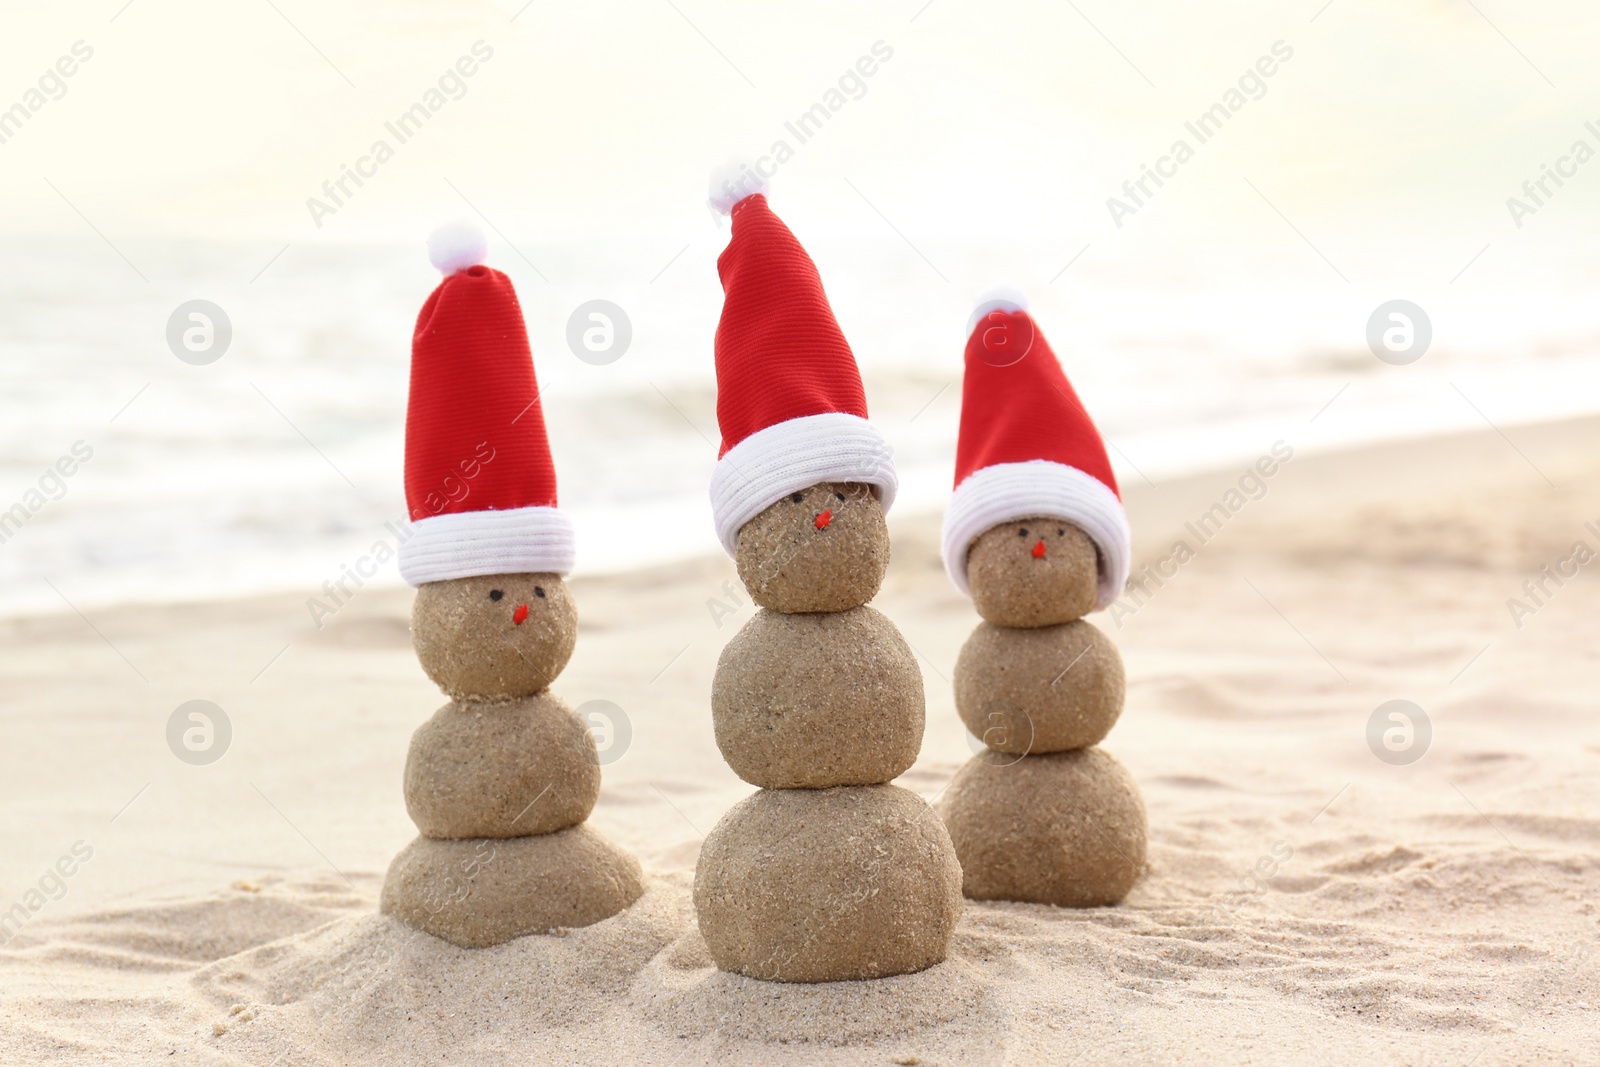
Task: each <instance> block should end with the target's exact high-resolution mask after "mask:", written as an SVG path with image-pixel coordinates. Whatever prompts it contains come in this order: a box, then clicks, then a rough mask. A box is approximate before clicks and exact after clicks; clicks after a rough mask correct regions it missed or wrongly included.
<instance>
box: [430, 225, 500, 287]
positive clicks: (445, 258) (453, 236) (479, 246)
mask: <svg viewBox="0 0 1600 1067" xmlns="http://www.w3.org/2000/svg"><path fill="white" fill-rule="evenodd" d="M488 258H489V239H488V238H487V237H485V236H484V235H483V231H482V230H480V229H478V227H477V226H475V225H473V224H472V223H470V222H467V221H466V220H465V219H461V220H457V221H455V222H447V223H445V224H444V225H443V226H440V227H439V228H438V229H437V230H434V231H433V232H432V233H430V234H429V235H428V262H429V263H432V264H433V265H434V266H435V267H437V268H439V270H440V271H441V272H442V273H444V274H446V275H450V274H454V273H455V272H456V271H458V270H466V269H467V268H468V267H476V266H477V265H478V264H479V263H482V262H483V261H484V260H486V259H488Z"/></svg>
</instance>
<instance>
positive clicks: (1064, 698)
mask: <svg viewBox="0 0 1600 1067" xmlns="http://www.w3.org/2000/svg"><path fill="white" fill-rule="evenodd" d="M954 681H955V692H956V710H957V711H958V712H960V714H961V721H962V722H964V723H966V724H967V729H968V730H971V731H972V733H973V736H975V737H977V738H978V739H979V740H981V741H982V742H983V743H984V744H986V745H988V746H989V747H990V748H993V749H998V750H999V751H1001V752H1010V753H1015V754H1018V755H1024V754H1027V753H1030V752H1034V753H1039V752H1061V751H1064V750H1066V749H1069V748H1084V747H1086V746H1088V745H1093V744H1098V743H1099V742H1100V741H1101V740H1102V739H1104V738H1105V736H1106V734H1108V733H1110V732H1111V727H1112V726H1114V725H1115V724H1116V721H1117V717H1118V716H1119V715H1121V714H1122V701H1123V695H1124V692H1125V688H1126V682H1125V679H1124V676H1123V671H1122V657H1121V656H1120V655H1118V653H1117V646H1116V645H1114V644H1112V643H1111V639H1110V638H1108V637H1107V636H1106V635H1105V634H1104V633H1102V632H1101V631H1100V630H1099V628H1097V627H1095V626H1094V625H1092V624H1090V623H1087V622H1084V621H1083V620H1082V619H1078V620H1075V621H1073V622H1068V623H1062V624H1061V625H1059V626H1041V627H1038V628H1036V629H1031V630H1013V629H1008V628H1006V627H1004V626H996V625H994V624H993V623H988V622H985V623H979V624H978V628H977V629H976V630H974V631H972V636H971V637H969V638H967V643H966V644H964V645H962V646H961V654H960V655H959V656H958V657H956V669H955V676H954Z"/></svg>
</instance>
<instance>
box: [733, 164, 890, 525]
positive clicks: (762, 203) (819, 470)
mask: <svg viewBox="0 0 1600 1067" xmlns="http://www.w3.org/2000/svg"><path fill="white" fill-rule="evenodd" d="M725 175H726V176H725ZM711 204H712V206H713V207H715V208H717V209H718V210H720V211H722V212H724V213H726V214H729V215H731V216H732V218H733V237H732V239H731V240H729V242H728V247H727V248H726V249H725V250H724V251H723V253H722V255H721V256H720V257H719V258H718V259H717V273H718V274H719V275H721V277H722V289H723V292H724V294H726V299H725V300H724V301H723V305H722V320H721V322H719V323H718V324H717V338H716V362H717V423H718V425H719V426H720V427H721V429H722V450H721V451H720V452H719V453H718V459H717V465H716V468H715V470H714V471H713V472H712V475H711V510H712V513H713V515H714V517H715V520H716V526H717V538H718V539H719V540H720V541H721V542H722V547H723V548H725V549H726V550H727V552H728V554H729V555H730V556H731V555H733V553H734V548H735V545H736V543H737V540H738V536H739V529H740V528H741V527H742V526H744V524H745V523H747V522H749V521H750V520H751V519H753V518H755V517H756V516H757V515H758V514H760V513H761V512H762V511H763V510H765V509H766V508H767V507H768V506H769V505H771V504H772V503H773V502H774V501H776V500H780V499H782V498H783V497H785V496H787V495H789V494H790V493H793V492H796V491H797V490H801V489H806V488H808V487H810V486H813V485H816V484H817V483H819V482H862V483H865V484H867V485H870V486H872V487H873V489H874V491H875V492H876V493H877V496H878V500H879V502H880V503H881V504H882V506H883V510H884V511H888V510H889V506H890V505H891V504H892V503H893V502H894V496H895V490H896V489H897V488H898V485H899V482H898V480H897V478H896V476H895V470H894V458H893V453H892V451H891V450H890V448H889V443H888V441H886V440H885V439H884V437H883V434H881V433H880V432H879V431H878V428H877V427H875V426H873V425H872V424H871V423H870V422H868V421H867V399H866V393H865V392H864V391H863V389H862V388H861V374H860V372H859V371H858V370H857V369H856V361H855V356H854V355H853V354H852V353H851V351H850V345H849V343H848V342H846V341H845V339H844V334H843V333H841V332H840V331H839V324H838V322H837V321H835V319H834V317H833V309H832V308H830V307H829V306H828V297H827V295H826V294H825V293H824V292H823V291H822V279H821V278H820V277H818V275H817V268H816V265H815V264H814V263H812V262H811V257H810V256H808V255H806V250H805V249H804V248H802V247H801V246H800V242H799V241H797V240H795V236H794V234H792V233H790V232H789V228H788V227H787V226H785V225H784V224H783V222H782V221H781V220H780V219H779V218H778V216H776V215H774V214H773V213H772V209H771V208H770V207H768V206H767V198H766V195H765V184H764V182H761V181H760V180H759V179H756V177H755V175H754V174H753V172H750V171H749V170H748V169H746V170H745V171H744V173H743V174H738V173H737V172H735V173H734V174H731V175H730V174H728V173H727V172H724V173H723V174H718V175H714V176H713V177H712V183H711Z"/></svg>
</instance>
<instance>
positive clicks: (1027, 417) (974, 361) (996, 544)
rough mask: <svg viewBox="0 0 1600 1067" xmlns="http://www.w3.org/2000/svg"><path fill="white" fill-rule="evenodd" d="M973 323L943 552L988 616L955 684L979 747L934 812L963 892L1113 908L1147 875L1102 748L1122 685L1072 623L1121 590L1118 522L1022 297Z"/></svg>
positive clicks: (1108, 648)
mask: <svg viewBox="0 0 1600 1067" xmlns="http://www.w3.org/2000/svg"><path fill="white" fill-rule="evenodd" d="M968 326H969V328H968V331H967V333H968V338H967V349H966V375H965V377H964V379H963V382H962V399H961V431H960V437H959V439H958V443H957V446H956V485H955V491H954V493H953V494H952V496H951V500H950V506H949V509H948V510H947V511H946V513H945V520H944V532H943V548H944V558H945V567H946V569H947V570H948V571H949V573H950V577H951V580H952V581H954V582H955V585H956V588H958V589H960V590H961V591H962V592H964V593H967V594H969V595H970V596H971V597H972V602H973V606H974V607H976V608H977V610H978V614H979V615H981V616H982V617H983V619H984V622H982V623H981V624H980V625H979V626H978V628H977V630H975V631H973V634H972V636H971V637H970V638H968V639H967V643H966V645H965V646H963V647H962V649H961V654H960V656H959V657H958V658H957V660H956V668H955V678H954V685H955V697H956V710H957V711H958V712H959V713H960V715H961V720H962V722H964V723H965V724H966V726H967V729H968V730H970V731H972V733H973V735H974V736H976V737H977V738H978V739H979V740H981V741H983V743H984V745H985V746H986V748H985V750H984V751H983V752H980V753H979V754H978V755H977V756H975V757H973V759H972V760H970V761H969V762H968V763H967V765H966V766H965V767H963V768H962V769H961V770H960V771H958V772H957V773H956V776H955V778H954V779H952V780H951V783H950V787H949V789H947V790H946V791H945V795H944V797H943V799H942V800H941V802H940V805H939V809H940V814H941V815H943V816H944V821H945V825H946V826H947V827H948V828H949V830H950V838H951V840H952V841H953V842H954V843H955V848H956V853H957V854H958V855H959V856H960V857H961V867H962V871H963V891H964V892H965V893H966V895H967V896H969V897H972V898H974V899H978V900H1018V901H1031V902H1034V903H1040V904H1055V905H1059V906H1062V907H1093V906H1096V905H1105V904H1116V903H1117V902H1119V901H1121V900H1122V899H1123V897H1125V896H1127V894H1128V892H1129V890H1131V889H1132V888H1133V885H1134V883H1135V882H1137V881H1138V879H1139V876H1140V875H1141V874H1142V873H1143V871H1144V862H1145V837H1146V827H1145V810H1144V801H1143V799H1142V798H1141V797H1140V795H1139V787H1138V784H1137V783H1136V782H1135V781H1134V779H1133V776H1132V775H1130V774H1129V773H1128V771H1127V770H1126V769H1125V768H1124V767H1123V766H1122V764H1120V763H1118V762H1117V761H1116V760H1115V759H1114V758H1112V756H1111V755H1110V754H1109V753H1108V752H1106V751H1105V750H1103V749H1101V748H1099V747H1098V746H1099V742H1100V741H1101V740H1103V739H1104V738H1105V736H1106V734H1107V733H1109V732H1110V731H1111V728H1112V727H1113V726H1114V725H1116V722H1117V718H1118V717H1119V716H1120V715H1121V713H1122V702H1123V697H1124V695H1125V690H1126V680H1125V678H1124V675H1123V669H1122V659H1121V657H1120V656H1119V655H1118V654H1117V649H1116V646H1115V645H1114V644H1112V643H1111V641H1110V639H1109V638H1107V637H1106V636H1105V634H1104V633H1103V632H1101V631H1100V630H1099V629H1097V628H1096V627H1095V626H1093V625H1092V624H1090V623H1088V622H1085V621H1083V619H1082V616H1084V615H1086V614H1088V613H1089V612H1091V611H1094V610H1097V609H1099V608H1103V607H1105V606H1106V605H1107V604H1109V603H1110V602H1111V601H1112V600H1113V599H1115V598H1116V596H1117V594H1118V593H1119V592H1120V591H1121V589H1122V586H1123V583H1124V582H1126V581H1127V576H1128V560H1129V535H1128V520H1127V516H1126V513H1125V512H1124V511H1123V507H1122V500H1121V498H1120V496H1119V495H1118V493H1117V483H1116V479H1115V477H1114V476H1113V475H1112V472H1111V464H1110V462H1109V461H1108V460H1107V458H1106V450H1105V445H1104V443H1103V442H1102V440H1101V438H1100V434H1099V431H1098V430H1096V429H1095V426H1094V423H1093V422H1092V421H1090V419H1089V416H1088V413H1087V412H1086V411H1085V410H1084V408H1083V405H1082V403H1081V402H1079V400H1078V396H1077V394H1076V393H1075V392H1074V391H1073V389H1072V386H1071V385H1070V384H1069V383H1068V381H1067V378H1066V375H1065V374H1064V373H1062V370H1061V364H1060V363H1059V362H1058V361H1057V359H1056V356H1055V353H1054V352H1052V351H1051V350H1050V346H1049V345H1048V343H1046V341H1045V339H1044V335H1043V334H1042V333H1041V332H1040V331H1039V329H1038V327H1037V326H1036V325H1035V323H1034V321H1033V319H1032V318H1031V317H1030V316H1029V315H1028V313H1027V311H1026V310H1024V308H1023V306H1022V303H1021V301H1020V300H1016V299H1010V298H1002V299H997V300H994V301H990V302H986V303H984V304H981V305H979V307H978V310H977V311H976V312H975V313H974V314H973V317H972V321H971V322H970V323H969V324H968Z"/></svg>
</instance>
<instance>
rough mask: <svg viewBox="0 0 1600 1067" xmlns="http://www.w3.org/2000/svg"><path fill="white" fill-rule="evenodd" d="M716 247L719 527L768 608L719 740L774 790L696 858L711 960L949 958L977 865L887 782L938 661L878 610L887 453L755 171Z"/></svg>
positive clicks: (721, 670)
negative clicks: (963, 865)
mask: <svg viewBox="0 0 1600 1067" xmlns="http://www.w3.org/2000/svg"><path fill="white" fill-rule="evenodd" d="M742 177H743V179H744V180H745V185H746V187H745V188H740V187H739V186H738V184H737V182H738V181H739V180H740V178H741V176H739V175H730V176H729V179H730V180H728V181H726V182H724V181H722V180H721V179H720V178H713V181H712V203H713V204H714V205H715V206H716V207H717V208H718V209H720V210H721V211H723V212H724V213H727V214H730V215H731V216H732V223H733V234H732V237H731V239H730V240H729V243H728V247H727V249H726V250H725V251H724V252H723V253H722V255H721V257H720V258H719V259H718V261H717V268H718V272H719V274H720V275H721V278H722V287H723V291H724V294H725V301H724V304H723V309H722V319H721V322H720V323H719V324H718V327H717V336H716V365H717V420H718V422H719V424H720V426H721V430H722V451H721V455H720V458H719V459H718V461H717V465H716V469H715V471H714V473H713V474H712V479H711V503H712V509H713V512H714V515H715V519H716V525H717V535H718V537H719V538H720V540H721V541H722V545H723V547H724V548H725V549H726V550H727V552H728V554H729V555H730V556H732V557H733V558H734V561H735V563H736V565H737V567H738V571H739V577H740V579H741V580H742V581H743V582H744V585H745V588H746V589H748V590H749V592H750V596H751V599H752V600H754V601H755V603H756V604H757V605H758V606H759V611H758V613H757V615H756V616H755V618H753V619H751V620H750V622H749V623H748V624H747V625H746V626H745V627H744V628H743V629H741V630H740V631H739V633H738V634H737V635H736V636H735V637H734V638H733V640H732V641H730V642H729V643H728V645H727V647H726V648H725V649H724V650H723V653H722V656H721V659H720V660H719V661H718V663H717V671H716V675H715V678H714V680H713V682H712V695H711V708H712V718H713V721H714V725H715V728H716V737H717V745H718V747H719V748H720V749H721V750H722V755H723V758H724V759H726V760H727V761H728V764H729V765H730V766H731V767H732V768H733V770H734V772H735V773H737V774H738V775H739V777H741V778H743V779H744V780H745V781H747V782H750V783H751V784H752V785H756V786H760V787H761V788H760V791H759V792H757V793H755V794H754V795H753V796H751V797H749V798H747V799H746V800H744V801H743V802H741V803H740V804H738V805H737V806H735V807H734V808H733V809H732V810H731V811H729V812H728V814H727V815H725V816H724V817H723V819H722V820H721V821H720V822H719V823H718V824H717V826H716V828H715V829H713V830H712V832H711V834H710V836H708V837H707V838H706V841H705V844H704V846H703V847H702V849H701V852H700V860H699V864H698V865H697V867H696V869H695V879H694V902H695V908H696V911H697V913H698V918H699V924H700V931H701V933H702V934H703V935H704V937H705V941H706V944H707V946H708V947H709V948H710V951H711V955H712V957H713V958H714V959H715V961H716V963H717V966H719V967H720V968H722V969H723V970H726V971H734V972H737V973H739V974H744V975H747V976H749V977H752V978H759V979H766V980H771V981H781V982H825V981H839V980H847V979H867V978H883V977H887V976H889V975H896V974H905V973H909V972H912V971H920V970H922V969H924V968H926V967H930V966H932V965H933V964H935V963H938V962H939V961H941V960H943V959H944V957H945V953H946V950H947V949H948V946H949V941H950V935H951V932H952V931H953V929H954V927H955V924H956V920H957V918H959V916H960V914H961V906H962V902H961V869H960V867H959V866H958V864H957V862H956V854H955V850H954V848H952V846H951V843H950V838H949V835H948V834H947V833H946V832H945V828H944V825H943V824H942V823H941V822H940V820H939V817H938V815H937V813H935V812H934V811H933V809H932V808H930V807H929V806H928V805H927V804H926V803H925V802H924V801H923V800H922V798H921V797H919V796H917V795H916V794H915V793H912V792H909V791H907V790H905V789H901V788H899V787H897V786H893V785H889V784H888V783H889V782H890V781H891V780H893V779H894V778H896V777H897V776H899V775H900V774H901V773H902V772H904V771H905V770H906V769H907V768H908V767H910V766H911V764H912V763H913V762H914V761H915V760H916V758H917V753H918V751H919V750H920V749H921V747H922V729H923V713H924V709H923V691H922V676H921V673H920V671H919V670H918V668H917V664H916V660H915V658H914V657H913V655H912V653H911V649H910V648H909V647H908V646H907V645H906V643H905V640H904V638H902V637H901V636H900V633H899V631H898V630H896V629H895V627H894V624H893V623H891V622H890V621H889V620H888V619H886V618H884V617H883V616H882V615H881V614H879V613H878V612H877V611H875V610H873V609H872V608H870V607H867V606H866V603H867V601H869V600H871V599H872V597H873V596H874V595H876V593H877V592H878V588H879V586H880V585H881V584H882V582H883V576H884V571H885V569H886V568H887V567H888V563H889V538H888V528H887V526H886V525H885V522H884V513H885V512H886V511H887V510H888V509H889V506H890V504H891V503H892V502H893V500H894V495H895V489H896V485H897V482H896V478H895V471H894V463H893V458H892V455H891V452H890V449H889V446H888V443H887V442H886V441H885V440H884V438H883V435H882V434H881V433H879V431H878V429H877V428H876V427H875V426H873V425H872V424H871V423H870V422H868V421H867V405H866V396H865V393H864V392H863V390H862V387H861V376H860V373H859V372H858V370H857V368H856V363H855V356H854V354H853V353H852V352H851V351H850V346H849V344H848V343H846V341H845V339H844V335H843V334H842V333H841V332H840V330H839V325H838V323H837V322H836V321H835V320H834V316H833V311H832V309H831V308H830V307H829V305H828V299H827V297H826V295H825V294H824V293H823V290H822V281H821V279H820V278H819V277H818V275H817V270H816V267H815V266H814V265H813V264H812V262H811V258H810V257H809V256H808V255H806V252H805V250H804V249H803V248H802V247H801V246H800V243H799V242H798V241H797V240H796V239H795V237H794V235H793V234H792V233H790V232H789V229H788V227H786V226H785V225H784V224H783V223H782V222H781V221H780V220H779V219H778V217H777V216H776V215H774V214H773V213H772V209H771V208H770V207H768V205H767V199H766V196H765V195H764V189H762V190H759V191H758V190H757V189H756V188H754V187H753V184H754V183H751V182H749V181H748V177H749V175H748V173H746V174H745V175H743V176H742Z"/></svg>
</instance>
